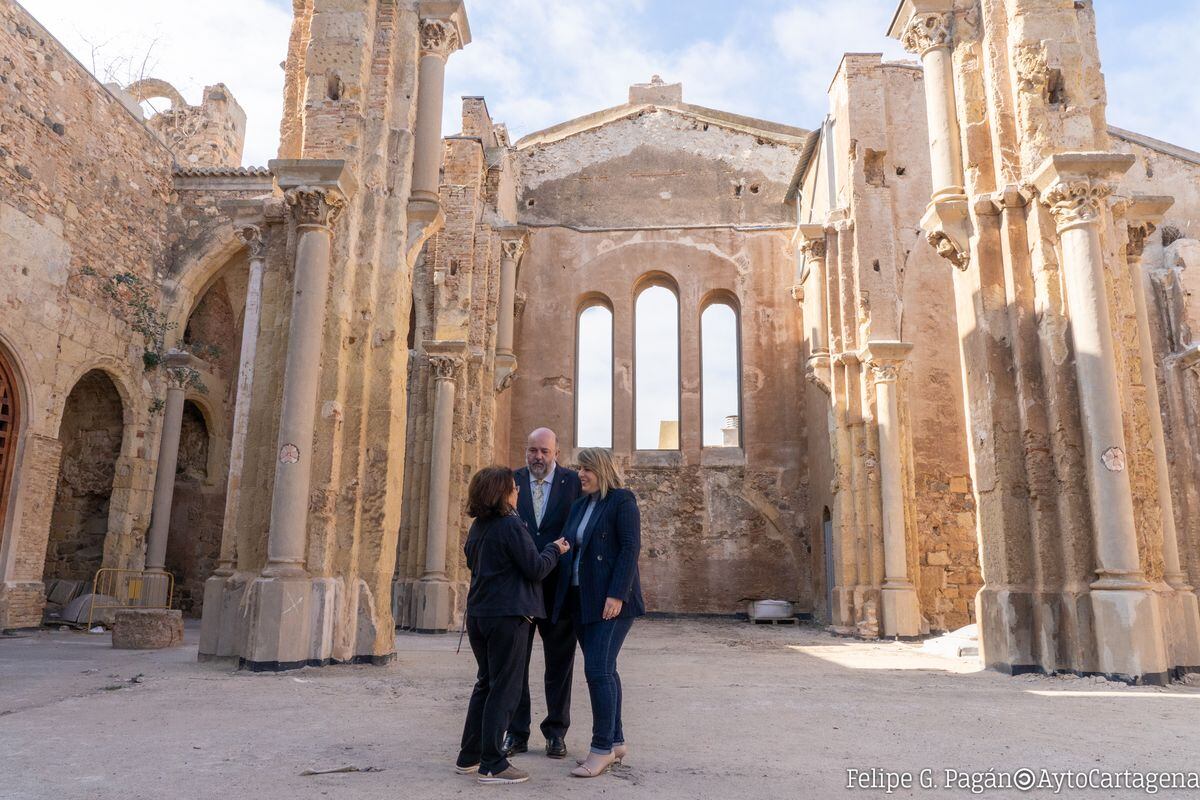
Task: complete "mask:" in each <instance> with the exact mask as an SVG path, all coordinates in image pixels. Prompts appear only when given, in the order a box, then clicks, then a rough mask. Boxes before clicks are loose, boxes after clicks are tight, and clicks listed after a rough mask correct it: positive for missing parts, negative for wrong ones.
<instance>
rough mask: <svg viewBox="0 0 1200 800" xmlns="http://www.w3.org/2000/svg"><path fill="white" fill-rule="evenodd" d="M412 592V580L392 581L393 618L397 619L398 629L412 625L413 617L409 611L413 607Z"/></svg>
mask: <svg viewBox="0 0 1200 800" xmlns="http://www.w3.org/2000/svg"><path fill="white" fill-rule="evenodd" d="M412 594H413V582H412V581H410V580H400V579H394V580H393V581H392V618H393V619H395V621H396V630H400V629H402V628H403V629H408V628H411V627H412V618H411V614H410V613H409V612H410V610H411V609H412Z"/></svg>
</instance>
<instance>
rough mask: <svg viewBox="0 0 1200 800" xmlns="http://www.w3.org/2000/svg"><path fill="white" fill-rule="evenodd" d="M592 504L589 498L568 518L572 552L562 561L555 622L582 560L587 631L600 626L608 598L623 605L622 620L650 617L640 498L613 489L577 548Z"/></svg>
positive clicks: (600, 503) (583, 619) (577, 503)
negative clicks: (642, 571) (641, 564)
mask: <svg viewBox="0 0 1200 800" xmlns="http://www.w3.org/2000/svg"><path fill="white" fill-rule="evenodd" d="M589 499H590V497H589V496H587V495H585V496H583V497H580V498H579V499H578V500H576V501H575V504H574V505H572V506H571V515H570V517H568V518H567V524H566V528H565V530H564V535H565V536H566V537H567V541H569V542H571V549H570V550H568V551H567V553H566V555H564V556H563V557H562V558H561V559H559V563H558V573H559V581H558V596H557V597H556V598H555V602H554V610H553V611H552V612H551V617H552V618H553V619H555V620H557V619H558V615H559V613H560V612H561V611H562V609H563V608H565V606H566V599H567V588H568V587H569V586H570V585H571V570H572V569H573V568H574V561H575V559H579V611H580V622H582V623H584V624H585V625H586V624H588V623H590V622H599V621H600V620H601V619H602V618H603V614H604V601H605V599H606V598H609V597H615V598H617V599H618V600H621V601H623V602H624V606H623V607H622V608H621V616H622V617H640V616H641V615H642V614H645V613H646V605H645V603H644V602H643V601H642V580H641V577H640V576H639V574H638V555H639V554H640V553H641V549H642V521H641V514H640V513H639V512H638V504H637V497H635V496H634V494H633V492H631V491H629V490H628V489H612V490H610V491H609V493H608V496H607V497H605V498H604V499H603V500H597V501H596V502H597V506H596V508H595V510H593V511H592V517H591V519H589V520H588V525H587V528H586V529H585V530H584V532H583V542H582V543H581V544H580V545H579V546H578V547H576V545H575V529H576V528H577V527H578V526H579V521H580V520H581V519H583V514H584V512H585V510H586V509H587V504H588V500H589Z"/></svg>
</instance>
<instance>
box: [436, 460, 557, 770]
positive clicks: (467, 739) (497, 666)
mask: <svg viewBox="0 0 1200 800" xmlns="http://www.w3.org/2000/svg"><path fill="white" fill-rule="evenodd" d="M467 494H468V507H467V513H469V514H470V515H471V516H472V517H474V519H475V522H474V523H473V524H472V525H471V531H470V533H469V534H468V535H467V543H466V546H465V548H464V549H465V550H466V554H467V566H468V567H469V568H470V570H471V588H470V589H469V590H468V592H467V635H468V636H469V637H470V640H471V651H472V652H473V653H474V654H475V661H476V663H477V664H478V665H479V670H478V673H477V675H476V678H475V689H474V691H472V692H471V701H470V704H469V705H468V706H467V721H466V724H465V725H464V726H463V736H462V747H461V749H460V750H459V754H458V761H457V763H456V764H455V767H454V769H455V771H456V772H459V773H470V772H475V771H476V770H478V771H479V782H480V783H521V782H522V781H527V780H529V775H528V774H527V773H525V772H523V771H521V770H519V769H517V768H516V767H514V766H512V765H511V764H509V763H508V759H506V758H505V757H504V752H503V749H502V747H503V745H502V742H503V739H504V731H505V730H506V729H507V728H508V722H509V718H510V717H512V714H513V710H514V709H516V707H517V701H518V700H519V699H520V697H521V680H522V678H523V676H524V673H525V669H524V668H525V647H526V644H527V643H528V641H529V624H530V619H531V618H532V617H544V616H546V609H545V603H544V601H543V599H542V579H543V578H545V577H546V576H547V575H548V574H549V573H550V571H551V570H553V569H554V567H555V566H556V565H557V564H558V557H559V555H560V554H562V553H565V552H567V549H568V546H567V542H566V540H565V539H559V540H557V541H554V542H551V543H550V544H548V545H546V549H544V550H543V551H542V552H541V553H538V551H537V550H536V549H535V548H534V546H533V539H532V537H530V535H529V531H528V530H527V529H526V528H525V523H523V522H522V521H521V518H520V517H518V516H517V513H516V511H515V509H516V507H517V482H516V480H515V479H514V477H513V472H512V470H510V469H509V468H508V467H487V468H485V469H481V470H480V471H479V472H477V473H475V475H474V476H473V477H472V478H471V484H470V487H469V488H468V490H467Z"/></svg>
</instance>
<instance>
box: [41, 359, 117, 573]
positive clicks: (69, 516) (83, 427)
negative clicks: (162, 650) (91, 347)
mask: <svg viewBox="0 0 1200 800" xmlns="http://www.w3.org/2000/svg"><path fill="white" fill-rule="evenodd" d="M124 417H125V415H124V408H123V406H122V403H121V396H120V394H119V393H118V392H117V387H116V386H114V385H113V382H112V379H111V378H109V377H108V375H106V374H105V373H104V372H103V371H101V370H92V371H91V372H88V373H87V374H85V375H84V376H83V377H82V378H80V379H79V382H78V383H76V384H75V388H73V389H72V390H71V393H70V394H69V395H68V396H67V402H66V405H65V406H64V408H63V417H62V425H61V426H60V427H59V435H58V438H59V441H61V442H62V462H61V464H60V466H59V470H58V489H57V491H56V492H55V495H54V511H53V514H52V515H51V518H50V537H49V541H48V542H47V544H46V567H45V570H44V572H43V580H47V581H49V580H52V579H54V578H62V579H66V580H77V581H88V582H90V581H91V580H92V578H93V576H95V574H96V570H98V569H100V567H101V565H102V563H103V560H104V543H105V539H106V538H107V536H108V511H109V502H110V500H111V499H112V489H113V476H114V475H115V474H116V465H117V458H118V456H120V454H121V439H122V437H123V435H124V430H125V421H124Z"/></svg>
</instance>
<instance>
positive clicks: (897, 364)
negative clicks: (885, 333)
mask: <svg viewBox="0 0 1200 800" xmlns="http://www.w3.org/2000/svg"><path fill="white" fill-rule="evenodd" d="M912 348H913V346H912V343H911V342H898V341H887V340H885V341H873V342H868V343H867V346H866V347H865V348H863V350H862V352H861V353H860V356H861V357H862V360H863V362H864V363H866V364H867V366H868V367H870V368H871V379H872V380H873V381H874V382H875V383H885V382H895V381H896V379H897V378H899V377H900V368H901V366H903V364H904V361H905V359H907V358H908V354H909V353H911V352H912Z"/></svg>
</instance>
